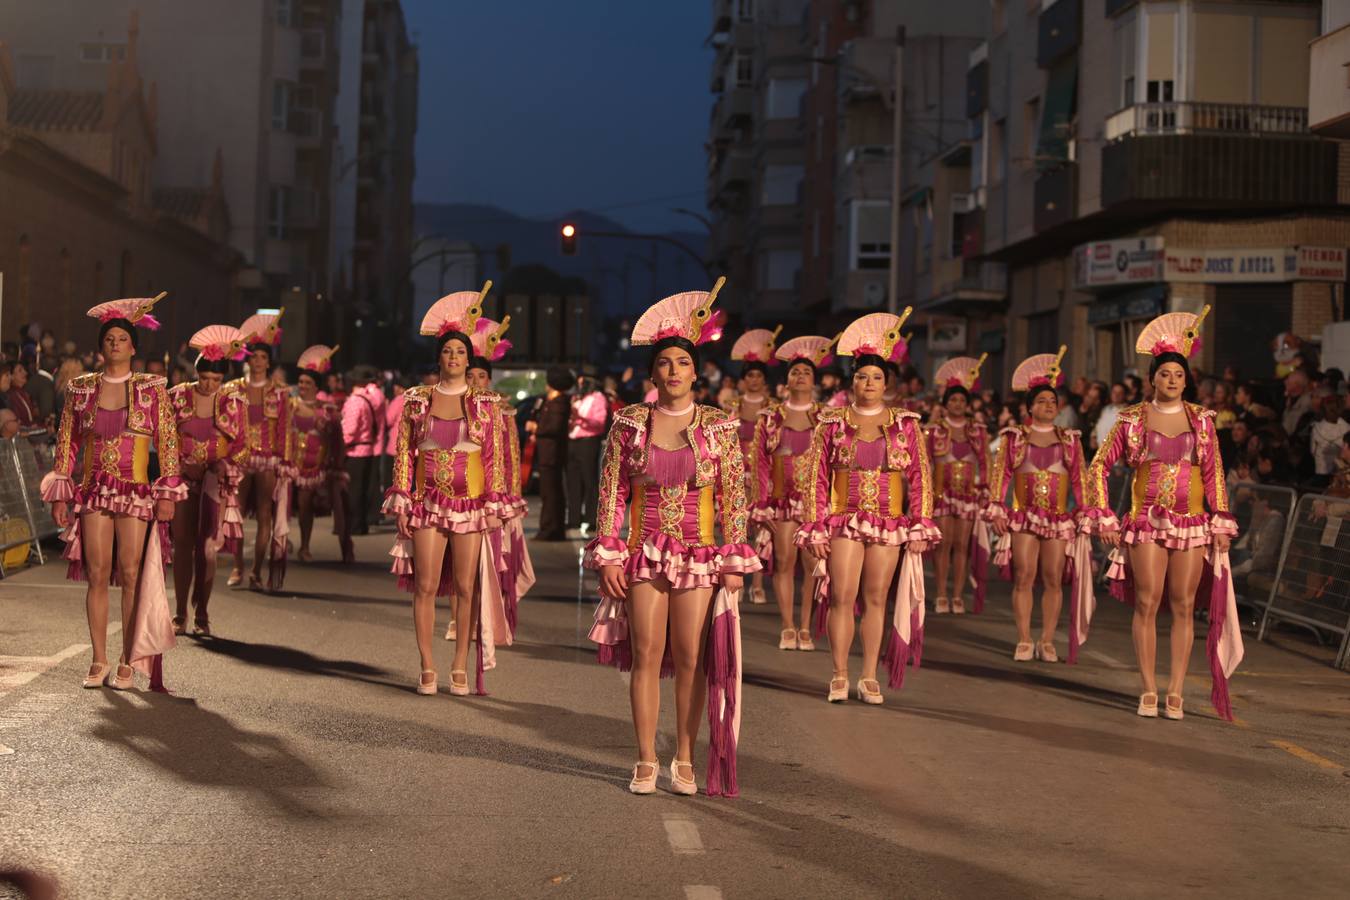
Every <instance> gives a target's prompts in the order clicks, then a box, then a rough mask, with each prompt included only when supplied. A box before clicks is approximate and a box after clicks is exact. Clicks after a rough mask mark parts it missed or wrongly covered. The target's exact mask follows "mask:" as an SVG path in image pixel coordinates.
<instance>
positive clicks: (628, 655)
mask: <svg viewBox="0 0 1350 900" xmlns="http://www.w3.org/2000/svg"><path fill="white" fill-rule="evenodd" d="M595 661H596V662H598V663H599V664H600V665H602V666H613V667H614V668H616V669H618V670H619V671H620V672H631V671H633V645H632V644H630V643H629V642H628V641H626V640H623V641H619V643H617V644H601V645H600V646H598V647H596V649H595Z"/></svg>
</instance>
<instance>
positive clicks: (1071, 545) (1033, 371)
mask: <svg viewBox="0 0 1350 900" xmlns="http://www.w3.org/2000/svg"><path fill="white" fill-rule="evenodd" d="M1066 349H1067V348H1065V347H1060V348H1059V353H1058V354H1054V353H1041V354H1038V355H1036V356H1032V357H1030V358H1028V359H1026V360H1024V361H1023V362H1022V364H1021V365H1019V366H1018V367H1017V369H1016V370H1015V371H1014V372H1013V376H1012V388H1013V390H1014V391H1021V392H1022V398H1023V402H1025V403H1026V405H1027V408H1028V409H1029V410H1031V424H1029V425H1014V426H1011V427H1008V428H1005V429H1003V431H1001V432H1000V433H999V436H1000V438H1001V439H1002V440H1001V442H1000V443H999V447H998V455H997V456H996V457H995V458H994V464H993V470H992V472H991V474H990V480H989V494H990V497H989V506H988V507H987V508H986V509H985V518H986V520H987V521H989V522H991V523H992V524H993V527H994V530H995V531H996V532H997V533H998V535H999V544H998V550H997V552H996V553H995V554H994V562H995V563H996V564H998V565H999V567H1000V568H1007V567H1008V566H1009V564H1010V563H1011V574H1012V578H1013V593H1012V605H1013V616H1014V617H1015V618H1016V620H1017V647H1016V648H1015V649H1014V651H1013V659H1014V660H1017V661H1018V662H1026V661H1029V660H1032V659H1041V660H1044V661H1045V662H1058V661H1059V654H1058V653H1057V652H1056V651H1055V629H1056V628H1057V627H1058V625H1059V611H1060V607H1061V605H1062V604H1063V601H1064V573H1065V566H1066V564H1067V565H1068V567H1069V570H1070V572H1071V575H1072V577H1071V581H1072V583H1073V588H1072V591H1071V593H1070V600H1069V662H1071V663H1073V662H1077V661H1078V648H1079V646H1080V645H1081V644H1082V643H1083V641H1085V640H1087V626H1088V623H1089V621H1090V620H1091V616H1092V610H1093V597H1092V547H1091V538H1090V537H1089V536H1088V535H1087V533H1085V532H1083V531H1080V530H1079V527H1078V526H1079V523H1080V522H1081V521H1083V518H1084V516H1083V514H1084V510H1085V508H1086V506H1087V499H1086V497H1087V491H1086V490H1085V487H1084V486H1085V480H1084V479H1085V473H1086V470H1087V464H1086V462H1085V461H1084V460H1083V444H1082V440H1081V438H1080V436H1079V433H1078V432H1077V431H1071V430H1069V429H1064V428H1057V427H1056V426H1055V424H1054V423H1055V416H1057V415H1058V414H1059V397H1058V394H1057V393H1056V389H1057V388H1058V387H1059V386H1060V385H1061V384H1063V383H1064V374H1063V372H1062V371H1061V370H1060V361H1061V360H1062V359H1063V358H1064V353H1065V350H1066ZM1009 486H1011V487H1012V507H1011V509H1010V508H1009V507H1008V506H1007V505H1006V504H1005V503H1004V495H1005V494H1006V493H1007V490H1008V487H1009ZM1070 494H1072V496H1073V500H1074V504H1075V509H1074V511H1073V512H1070V511H1069V496H1070ZM1038 571H1039V573H1040V581H1041V585H1042V587H1041V638H1040V640H1039V641H1036V642H1034V643H1033V642H1032V640H1031V605H1032V593H1033V591H1034V590H1035V586H1036V576H1037V572H1038Z"/></svg>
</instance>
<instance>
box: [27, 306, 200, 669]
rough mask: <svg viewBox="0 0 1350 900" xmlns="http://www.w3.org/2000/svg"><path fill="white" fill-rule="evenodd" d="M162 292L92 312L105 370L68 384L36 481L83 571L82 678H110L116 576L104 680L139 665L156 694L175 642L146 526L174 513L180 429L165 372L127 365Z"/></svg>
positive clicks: (74, 565) (152, 536) (75, 566)
mask: <svg viewBox="0 0 1350 900" xmlns="http://www.w3.org/2000/svg"><path fill="white" fill-rule="evenodd" d="M163 297H164V294H160V295H159V296H157V297H153V298H147V297H137V298H129V299H126V300H110V301H108V302H107V303H100V304H99V305H98V306H95V307H94V308H93V309H91V310H89V316H90V317H92V318H95V319H98V320H99V321H100V322H101V323H102V325H101V326H100V328H99V340H98V343H99V349H100V351H101V352H102V354H103V360H104V369H103V371H102V372H96V373H92V374H89V375H80V376H78V377H76V378H73V379H71V381H70V383H69V384H68V385H66V402H65V407H64V409H63V410H62V413H61V425H60V428H59V430H58V431H57V436H56V453H55V459H54V460H53V463H52V471H50V472H48V473H47V475H46V476H45V477H44V478H43V479H42V488H41V489H42V499H43V500H45V501H47V502H48V503H50V504H51V505H52V518H54V519H55V520H56V524H57V525H59V526H61V527H62V528H64V529H65V532H64V533H63V534H62V535H61V537H62V540H64V541H66V543H67V545H68V546H67V547H66V552H65V556H66V559H68V560H69V561H70V566H69V567H68V569H67V573H66V577H67V578H69V579H70V580H71V581H79V580H81V579H83V578H85V577H86V575H87V576H88V582H89V588H88V591H87V592H86V594H85V610H86V612H87V614H88V617H89V639H90V643H92V644H93V657H94V659H93V663H92V664H91V665H90V666H89V674H88V675H86V676H85V678H84V686H85V687H87V688H96V687H99V686H101V685H102V684H103V683H104V681H105V680H108V676H109V666H108V655H107V645H108V585H109V582H110V580H111V578H112V576H113V574H114V572H115V573H116V576H117V578H118V579H119V581H120V583H121V585H122V633H123V635H124V638H123V644H122V646H123V652H122V656H121V659H120V660H119V662H118V665H117V671H116V672H115V673H112V678H111V680H108V683H109V685H110V686H111V687H114V688H117V689H118V690H127V689H129V688H131V687H133V685H134V680H135V673H136V672H137V671H139V672H142V673H143V674H146V675H148V676H150V686H151V688H152V689H156V690H162V689H163V678H162V668H161V665H160V660H161V656H162V654H163V653H164V652H165V651H166V650H168V649H169V648H171V647H173V645H174V638H173V622H172V619H171V617H170V615H169V599H168V593H167V592H166V591H165V590H164V569H163V564H162V562H161V559H162V557H161V550H160V540H161V531H162V528H161V527H156V528H151V529H150V532H149V534H148V535H147V533H146V529H147V527H148V526H149V523H150V522H152V521H156V522H168V521H169V520H170V519H172V518H173V512H174V504H175V503H178V502H179V501H181V500H183V499H184V498H185V497H186V496H187V493H188V488H187V485H186V484H184V483H183V479H182V476H181V475H180V474H179V472H178V431H177V429H175V428H174V421H173V411H172V409H171V407H170V405H169V398H168V395H167V394H166V393H165V390H164V384H165V381H164V377H163V376H161V375H134V374H132V371H131V360H132V357H133V356H135V355H136V346H137V343H138V340H139V338H138V335H137V332H136V329H137V327H146V328H158V327H159V323H158V322H156V321H155V318H154V316H152V315H150V310H151V309H152V308H153V307H154V305H155V303H157V302H158V301H159V300H161V299H163ZM152 444H153V445H154V446H155V447H156V448H157V449H158V451H159V466H160V477H159V478H158V479H157V480H156V481H155V482H154V483H153V484H152V483H150V480H149V477H148V475H147V468H148V465H149V460H150V447H151V445H152ZM77 467H78V472H79V474H78V476H77V475H76V474H75V473H76V471H77ZM76 478H78V481H77V480H76ZM72 504H73V506H74V509H73V510H72V508H71V507H72ZM72 513H73V515H72ZM142 550H144V558H143V555H142ZM114 562H115V563H116V565H115V567H114ZM142 569H144V572H142Z"/></svg>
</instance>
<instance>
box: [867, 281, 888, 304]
mask: <svg viewBox="0 0 1350 900" xmlns="http://www.w3.org/2000/svg"><path fill="white" fill-rule="evenodd" d="M885 302H886V285H884V284H882V283H881V282H880V281H869V282H867V284H865V285H863V305H864V306H869V307H877V306H880V305H881V304H883V303H885Z"/></svg>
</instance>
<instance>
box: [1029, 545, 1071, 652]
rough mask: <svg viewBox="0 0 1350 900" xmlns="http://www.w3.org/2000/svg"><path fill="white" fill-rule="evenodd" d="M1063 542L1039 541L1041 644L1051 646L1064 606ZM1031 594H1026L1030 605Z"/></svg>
mask: <svg viewBox="0 0 1350 900" xmlns="http://www.w3.org/2000/svg"><path fill="white" fill-rule="evenodd" d="M1064 550H1065V546H1064V541H1041V643H1042V644H1052V643H1054V640H1055V629H1057V628H1058V627H1059V611H1060V609H1061V608H1063V606H1064ZM1030 594H1031V592H1030V591H1028V592H1027V600H1028V605H1030V600H1031V596H1030Z"/></svg>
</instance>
